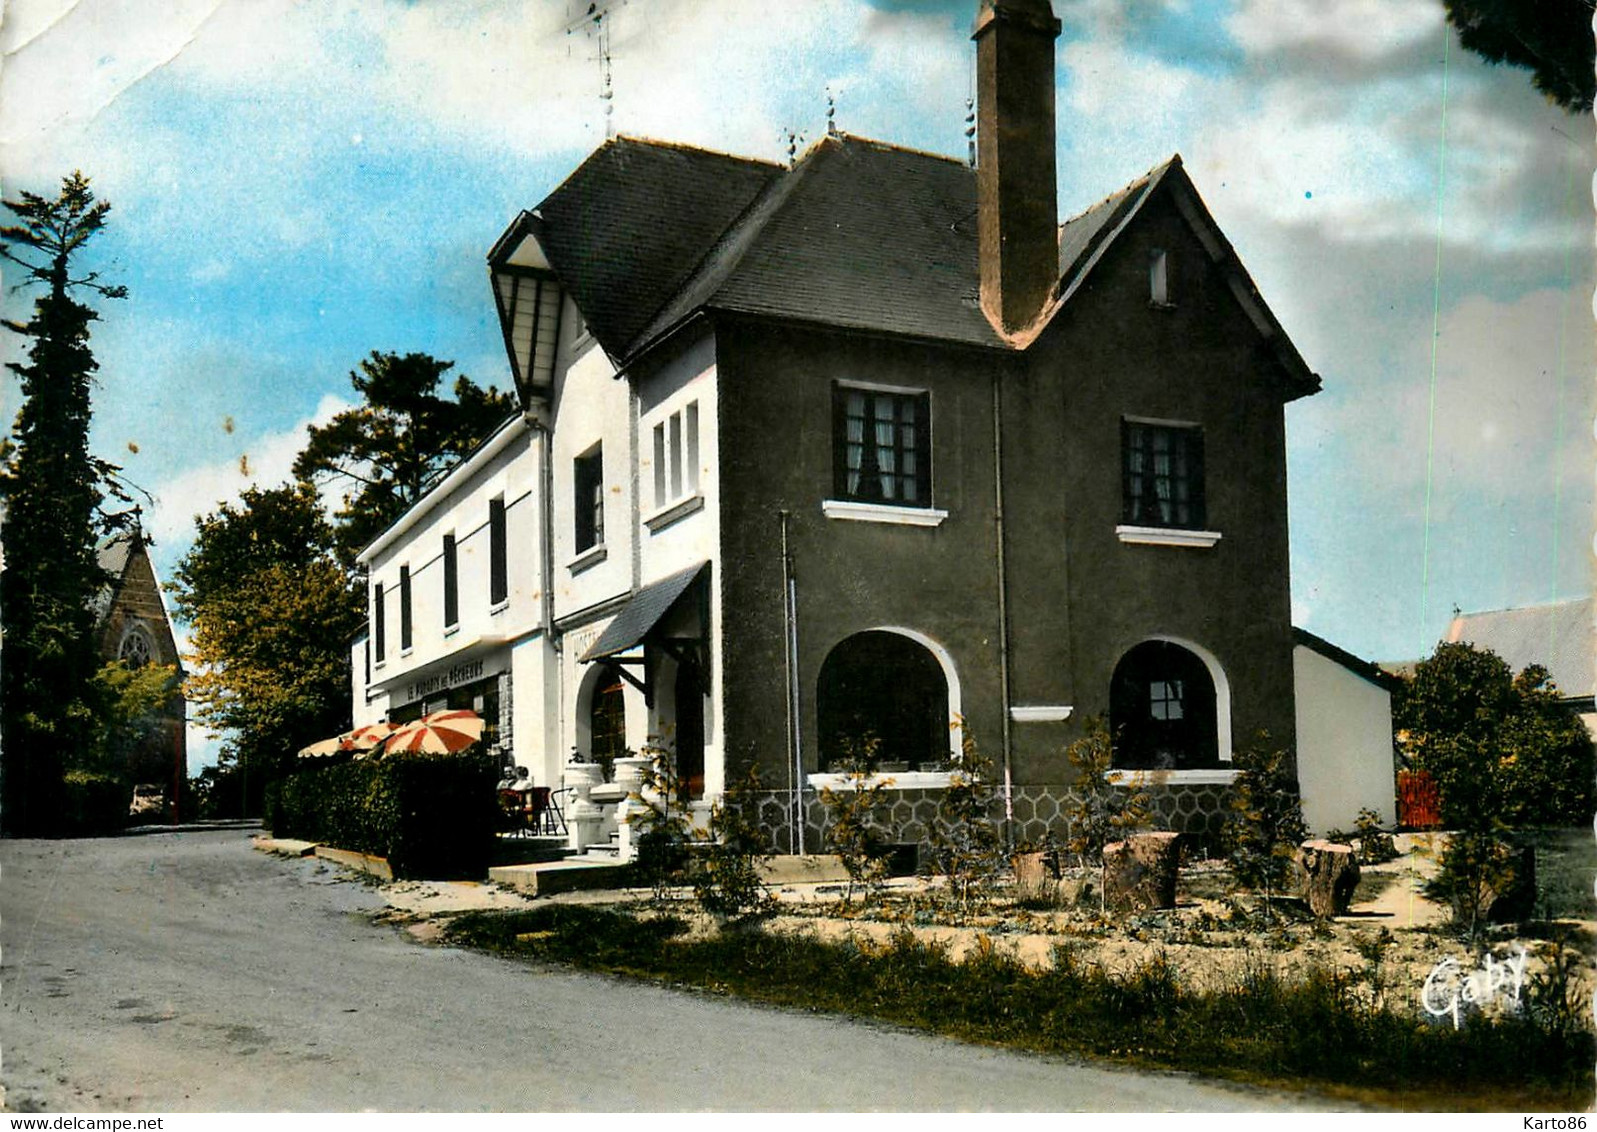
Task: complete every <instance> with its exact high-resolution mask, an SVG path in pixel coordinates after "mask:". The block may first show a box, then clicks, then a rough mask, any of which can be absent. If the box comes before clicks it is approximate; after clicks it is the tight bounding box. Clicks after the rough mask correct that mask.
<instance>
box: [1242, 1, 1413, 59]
mask: <svg viewBox="0 0 1597 1132" xmlns="http://www.w3.org/2000/svg"><path fill="white" fill-rule="evenodd" d="M1441 16H1442V8H1441V5H1440V4H1437V3H1436V2H1435V0H1341V2H1340V3H1326V2H1325V0H1241V2H1240V3H1238V4H1237V6H1236V7H1235V9H1233V11H1232V13H1231V15H1230V16H1228V17H1227V18H1226V21H1225V27H1226V30H1227V31H1228V32H1229V33H1230V34H1231V38H1232V39H1234V40H1235V41H1236V42H1237V44H1238V45H1239V46H1240V47H1242V48H1243V50H1245V51H1247V52H1249V53H1251V54H1256V55H1268V54H1273V53H1276V52H1281V51H1288V50H1309V51H1318V52H1325V51H1334V52H1338V53H1341V54H1345V55H1349V56H1353V57H1355V58H1360V59H1376V58H1379V57H1380V56H1383V55H1387V54H1390V53H1392V52H1395V51H1400V50H1404V49H1406V48H1408V47H1411V46H1412V45H1413V44H1415V43H1416V42H1418V41H1423V40H1424V39H1425V38H1426V37H1427V36H1432V37H1438V39H1437V42H1438V44H1440V39H1439V32H1440V27H1441Z"/></svg>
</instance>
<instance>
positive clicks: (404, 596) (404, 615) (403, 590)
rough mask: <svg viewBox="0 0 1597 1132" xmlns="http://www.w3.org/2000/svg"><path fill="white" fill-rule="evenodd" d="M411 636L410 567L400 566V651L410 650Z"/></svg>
mask: <svg viewBox="0 0 1597 1132" xmlns="http://www.w3.org/2000/svg"><path fill="white" fill-rule="evenodd" d="M410 645H411V636H410V567H409V566H401V567H400V568H399V651H400V652H409V651H410Z"/></svg>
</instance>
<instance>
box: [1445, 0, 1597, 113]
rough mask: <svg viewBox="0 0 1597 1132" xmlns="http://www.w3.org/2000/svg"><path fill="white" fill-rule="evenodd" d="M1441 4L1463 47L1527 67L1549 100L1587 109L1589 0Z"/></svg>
mask: <svg viewBox="0 0 1597 1132" xmlns="http://www.w3.org/2000/svg"><path fill="white" fill-rule="evenodd" d="M1443 6H1444V7H1445V8H1446V9H1447V22H1448V23H1450V24H1452V25H1453V27H1454V28H1455V29H1457V31H1458V41H1459V43H1461V44H1462V45H1463V46H1464V48H1465V49H1466V50H1468V51H1473V52H1474V53H1475V54H1477V55H1479V56H1480V57H1481V58H1482V59H1485V60H1486V61H1487V62H1488V63H1499V64H1507V65H1508V66H1510V67H1523V68H1526V69H1528V70H1529V71H1530V72H1531V82H1532V83H1533V84H1534V85H1535V87H1536V89H1537V90H1539V91H1541V92H1542V93H1543V94H1545V95H1546V96H1547V98H1548V100H1549V101H1551V102H1555V103H1557V104H1558V105H1559V106H1562V107H1563V108H1564V109H1565V110H1568V111H1569V112H1571V113H1574V114H1589V113H1591V106H1592V94H1593V91H1594V79H1593V54H1594V53H1593V41H1592V26H1591V24H1592V3H1591V0H1533V2H1531V3H1527V2H1526V0H1443Z"/></svg>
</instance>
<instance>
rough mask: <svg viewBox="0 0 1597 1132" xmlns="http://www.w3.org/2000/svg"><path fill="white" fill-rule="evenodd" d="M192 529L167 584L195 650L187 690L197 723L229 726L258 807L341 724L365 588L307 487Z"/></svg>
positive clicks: (250, 802)
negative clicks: (272, 783)
mask: <svg viewBox="0 0 1597 1132" xmlns="http://www.w3.org/2000/svg"><path fill="white" fill-rule="evenodd" d="M196 526H197V533H196V536H195V539H194V544H193V546H192V547H191V548H190V550H189V552H188V554H186V555H185V556H184V557H183V560H182V561H181V562H180V563H179V564H178V567H177V570H176V571H175V572H174V574H173V587H172V588H173V592H174V594H175V597H176V609H177V613H178V615H179V616H180V617H182V618H183V619H184V620H185V621H186V622H188V624H189V626H190V641H191V644H192V646H193V654H192V658H193V674H192V675H191V676H190V677H189V681H188V686H187V692H188V696H189V699H190V701H191V702H193V703H194V704H196V705H197V706H198V709H199V712H198V717H199V718H200V719H201V720H203V721H205V722H206V723H207V724H209V725H210V727H211V728H212V729H213V730H214V731H226V732H230V733H231V738H230V739H229V740H228V742H227V743H226V744H225V745H224V746H223V750H222V760H223V762H224V763H225V764H226V765H228V766H229V767H231V768H232V769H233V770H234V771H235V772H236V773H238V774H240V775H242V776H245V777H246V778H247V780H248V782H247V789H246V790H245V791H244V804H245V805H246V807H247V808H248V809H249V810H251V811H258V808H259V806H260V801H261V797H262V792H263V790H264V788H265V785H266V782H267V780H268V779H270V778H273V777H276V776H277V775H279V774H281V773H283V772H284V771H285V770H286V769H287V768H288V767H289V766H291V765H292V759H293V758H294V754H295V752H296V751H298V750H299V748H300V747H302V746H304V745H306V744H307V743H309V742H311V741H313V740H315V739H318V738H323V737H325V736H328V735H332V734H336V733H337V732H339V731H341V730H344V729H345V728H346V727H347V726H348V720H349V650H348V640H349V637H350V635H351V634H352V633H353V632H354V631H355V629H356V628H357V627H358V626H359V625H360V624H361V621H362V619H363V617H364V610H363V601H362V595H361V593H360V591H359V590H358V589H357V588H354V587H352V586H351V585H350V584H349V580H348V576H347V574H346V573H345V571H344V569H343V568H342V566H340V564H339V563H338V561H337V559H336V558H335V556H334V553H333V543H334V540H333V531H332V528H331V527H330V525H329V524H328V522H327V519H326V517H325V516H324V515H323V514H322V511H321V506H320V503H319V501H318V500H317V497H316V493H315V491H314V490H313V489H312V488H311V487H310V486H309V485H307V484H300V485H297V486H292V487H291V486H287V485H285V486H282V487H276V488H270V489H264V490H262V489H255V488H251V489H247V490H246V491H245V492H244V494H243V496H242V500H241V503H240V504H239V505H237V506H235V505H233V504H223V505H222V507H221V508H220V509H219V510H218V511H216V512H214V513H213V514H210V515H205V516H200V517H198V518H197V520H196Z"/></svg>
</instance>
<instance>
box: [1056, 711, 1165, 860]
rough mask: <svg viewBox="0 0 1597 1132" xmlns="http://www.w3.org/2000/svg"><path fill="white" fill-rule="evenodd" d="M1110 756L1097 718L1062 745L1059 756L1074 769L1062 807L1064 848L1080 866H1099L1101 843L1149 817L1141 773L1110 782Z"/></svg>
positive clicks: (1106, 736) (1138, 826)
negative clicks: (1067, 798) (1124, 780)
mask: <svg viewBox="0 0 1597 1132" xmlns="http://www.w3.org/2000/svg"><path fill="white" fill-rule="evenodd" d="M1113 757H1114V755H1113V744H1112V743H1111V742H1110V738H1109V727H1108V725H1107V724H1106V723H1105V722H1104V720H1103V718H1102V717H1101V716H1094V717H1093V718H1091V719H1089V720H1087V722H1086V732H1085V734H1083V735H1082V737H1081V738H1080V739H1077V740H1076V741H1075V742H1074V743H1071V744H1070V745H1069V746H1068V747H1066V748H1065V759H1066V761H1068V762H1069V763H1070V765H1071V768H1072V769H1073V770H1075V772H1076V780H1075V782H1074V783H1072V784H1071V788H1070V789H1071V796H1070V801H1069V802H1068V803H1067V804H1066V806H1065V811H1064V817H1065V819H1066V821H1067V822H1068V823H1069V826H1068V828H1069V831H1070V836H1069V840H1068V841H1067V842H1066V848H1068V849H1069V850H1070V851H1071V852H1072V853H1074V854H1076V858H1077V860H1078V861H1079V862H1080V863H1081V864H1082V865H1084V866H1085V865H1093V864H1102V863H1103V847H1104V846H1105V845H1107V844H1109V842H1111V841H1116V840H1119V839H1120V838H1122V837H1124V836H1125V835H1126V834H1128V833H1131V832H1133V831H1134V830H1137V829H1141V828H1142V827H1144V826H1146V825H1147V824H1148V823H1149V821H1150V820H1151V818H1152V817H1153V813H1154V810H1153V795H1152V794H1151V793H1150V792H1149V790H1148V789H1147V784H1148V779H1147V777H1146V776H1145V775H1144V774H1143V773H1142V772H1137V773H1134V774H1133V775H1132V776H1131V780H1130V781H1129V782H1128V783H1126V784H1125V785H1117V784H1116V783H1114V782H1112V781H1110V778H1109V776H1110V773H1111V771H1112V767H1113ZM1122 773H1123V772H1122Z"/></svg>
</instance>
